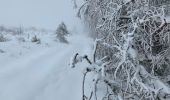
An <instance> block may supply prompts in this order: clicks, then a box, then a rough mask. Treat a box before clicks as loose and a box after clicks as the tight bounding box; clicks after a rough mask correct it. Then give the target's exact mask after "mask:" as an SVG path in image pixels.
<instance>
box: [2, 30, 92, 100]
mask: <svg viewBox="0 0 170 100" xmlns="http://www.w3.org/2000/svg"><path fill="white" fill-rule="evenodd" d="M5 37H7V38H8V39H9V40H10V41H6V42H0V50H1V51H3V52H1V53H0V100H80V99H81V95H82V92H81V91H82V89H81V87H82V86H81V84H82V77H83V74H82V70H83V68H85V67H87V66H88V65H86V64H81V66H79V67H77V68H76V69H72V68H70V67H69V62H70V58H71V57H72V56H73V55H74V54H75V53H77V52H79V53H80V54H82V55H84V54H89V53H91V51H92V39H90V38H88V37H87V36H85V35H71V36H70V37H69V38H68V40H69V44H62V43H59V42H56V41H55V35H54V34H51V33H48V34H43V35H42V34H39V35H37V37H39V38H40V39H41V43H40V44H37V43H32V42H30V39H29V38H30V36H28V34H25V36H24V35H16V36H13V35H10V34H6V35H5ZM21 37H22V38H24V39H25V42H22V41H21V40H22V39H18V38H21Z"/></svg>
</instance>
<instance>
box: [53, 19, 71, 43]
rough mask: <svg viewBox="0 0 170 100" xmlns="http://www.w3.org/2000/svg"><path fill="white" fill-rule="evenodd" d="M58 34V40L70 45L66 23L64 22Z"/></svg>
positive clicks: (59, 27)
mask: <svg viewBox="0 0 170 100" xmlns="http://www.w3.org/2000/svg"><path fill="white" fill-rule="evenodd" d="M56 34H57V39H58V40H59V41H60V42H62V43H68V41H67V39H66V36H67V35H69V32H68V30H67V27H66V25H65V24H64V22H62V23H61V24H60V25H59V26H58V28H57V30H56Z"/></svg>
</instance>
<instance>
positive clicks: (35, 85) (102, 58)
mask: <svg viewBox="0 0 170 100" xmlns="http://www.w3.org/2000/svg"><path fill="white" fill-rule="evenodd" d="M72 3H73V8H74V9H75V12H77V17H78V18H80V20H82V22H83V23H82V24H80V23H78V25H77V26H76V28H75V30H74V29H72V31H70V30H69V29H68V28H67V25H66V24H65V23H64V22H62V23H61V24H59V25H58V27H57V28H56V30H55V31H48V30H45V29H43V30H38V29H36V28H34V27H32V28H27V29H25V28H23V27H13V28H7V27H5V26H0V100H170V73H169V72H170V31H169V28H170V17H169V16H170V11H169V8H170V1H169V0H72ZM63 6H64V5H63ZM69 24H70V23H69ZM72 24H74V25H75V23H72ZM82 27H85V28H84V30H83V28H82ZM76 29H79V30H78V31H76Z"/></svg>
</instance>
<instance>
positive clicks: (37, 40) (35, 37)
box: [31, 35, 41, 44]
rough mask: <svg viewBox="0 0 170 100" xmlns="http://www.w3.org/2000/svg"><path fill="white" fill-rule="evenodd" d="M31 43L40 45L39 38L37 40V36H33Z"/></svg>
mask: <svg viewBox="0 0 170 100" xmlns="http://www.w3.org/2000/svg"><path fill="white" fill-rule="evenodd" d="M31 42H35V43H37V44H40V43H41V40H40V39H39V38H37V36H36V35H35V36H34V37H32V39H31Z"/></svg>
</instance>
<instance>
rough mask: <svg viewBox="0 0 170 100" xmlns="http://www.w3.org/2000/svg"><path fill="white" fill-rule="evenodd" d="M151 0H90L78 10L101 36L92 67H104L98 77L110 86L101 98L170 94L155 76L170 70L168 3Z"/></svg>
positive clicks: (150, 99)
mask: <svg viewBox="0 0 170 100" xmlns="http://www.w3.org/2000/svg"><path fill="white" fill-rule="evenodd" d="M150 2H151V1H150V0H86V1H85V3H84V4H83V5H82V6H81V7H80V10H79V12H78V16H79V17H81V18H83V19H84V21H85V22H86V23H87V24H88V25H89V27H90V29H91V31H92V32H93V33H92V34H93V36H95V38H97V39H96V40H95V45H94V47H95V50H94V55H93V63H94V64H93V65H96V66H93V67H95V69H98V68H101V69H102V72H103V74H102V75H103V76H102V78H99V79H97V80H100V82H101V81H102V82H104V83H105V85H106V86H107V88H109V91H108V92H107V93H106V96H105V97H103V100H105V99H106V100H164V99H166V98H167V97H166V96H167V95H169V94H168V92H167V91H164V89H163V88H162V86H159V85H158V83H156V81H158V80H160V79H159V78H160V77H161V78H166V77H167V76H168V74H169V73H168V72H169V71H170V33H169V30H168V29H169V27H170V24H168V23H167V22H166V18H165V9H164V7H163V6H157V7H155V6H154V5H153V6H151V5H150ZM100 59H102V61H100ZM97 61H100V62H102V63H103V64H104V65H102V64H100V65H99V64H98V63H97ZM101 65H102V66H101ZM99 66H100V67H99ZM98 72H99V73H97V74H100V70H98ZM158 77H159V78H158ZM115 83H117V85H115ZM96 88H97V87H96ZM83 100H85V99H83Z"/></svg>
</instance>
